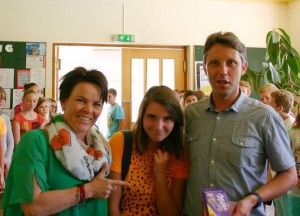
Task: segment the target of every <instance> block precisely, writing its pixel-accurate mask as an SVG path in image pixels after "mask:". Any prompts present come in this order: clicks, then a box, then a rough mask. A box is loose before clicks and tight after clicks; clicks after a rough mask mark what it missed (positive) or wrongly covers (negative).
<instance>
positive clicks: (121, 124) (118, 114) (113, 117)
mask: <svg viewBox="0 0 300 216" xmlns="http://www.w3.org/2000/svg"><path fill="white" fill-rule="evenodd" d="M116 98H117V91H116V90H115V89H113V88H110V89H108V96H107V102H108V103H109V104H110V106H109V107H108V109H107V127H108V130H107V135H106V138H107V139H108V140H109V139H110V138H111V137H112V135H114V134H115V133H116V132H118V131H120V130H124V129H125V115H124V109H123V107H122V106H121V105H119V104H117V102H116Z"/></svg>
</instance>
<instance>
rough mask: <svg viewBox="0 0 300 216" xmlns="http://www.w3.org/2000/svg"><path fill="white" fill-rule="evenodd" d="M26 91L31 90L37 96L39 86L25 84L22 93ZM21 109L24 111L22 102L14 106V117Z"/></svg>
mask: <svg viewBox="0 0 300 216" xmlns="http://www.w3.org/2000/svg"><path fill="white" fill-rule="evenodd" d="M28 90H33V91H35V92H36V93H37V94H39V86H38V85H37V84H35V83H26V84H25V85H24V90H23V91H24V92H25V91H28ZM23 109H24V103H23V101H22V102H21V103H19V104H18V105H16V106H15V108H14V115H17V114H18V113H20V112H21V111H22V110H23Z"/></svg>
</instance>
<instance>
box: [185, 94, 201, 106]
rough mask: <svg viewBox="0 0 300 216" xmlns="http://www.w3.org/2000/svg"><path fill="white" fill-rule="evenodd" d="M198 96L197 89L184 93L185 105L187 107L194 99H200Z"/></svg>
mask: <svg viewBox="0 0 300 216" xmlns="http://www.w3.org/2000/svg"><path fill="white" fill-rule="evenodd" d="M197 96H198V95H197V93H196V92H195V91H192V90H187V91H186V92H185V93H184V95H183V106H184V107H185V106H186V105H188V104H189V103H191V102H193V101H198V98H197Z"/></svg>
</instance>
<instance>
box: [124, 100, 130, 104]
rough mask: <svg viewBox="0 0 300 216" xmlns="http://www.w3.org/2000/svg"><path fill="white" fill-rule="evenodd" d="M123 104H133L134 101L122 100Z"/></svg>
mask: <svg viewBox="0 0 300 216" xmlns="http://www.w3.org/2000/svg"><path fill="white" fill-rule="evenodd" d="M122 103H123V104H131V103H132V100H122Z"/></svg>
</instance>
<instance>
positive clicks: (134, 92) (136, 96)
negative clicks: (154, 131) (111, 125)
mask: <svg viewBox="0 0 300 216" xmlns="http://www.w3.org/2000/svg"><path fill="white" fill-rule="evenodd" d="M143 97H144V59H135V58H133V59H132V60H131V122H135V121H136V119H137V116H138V112H139V106H140V104H141V101H142V99H143Z"/></svg>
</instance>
